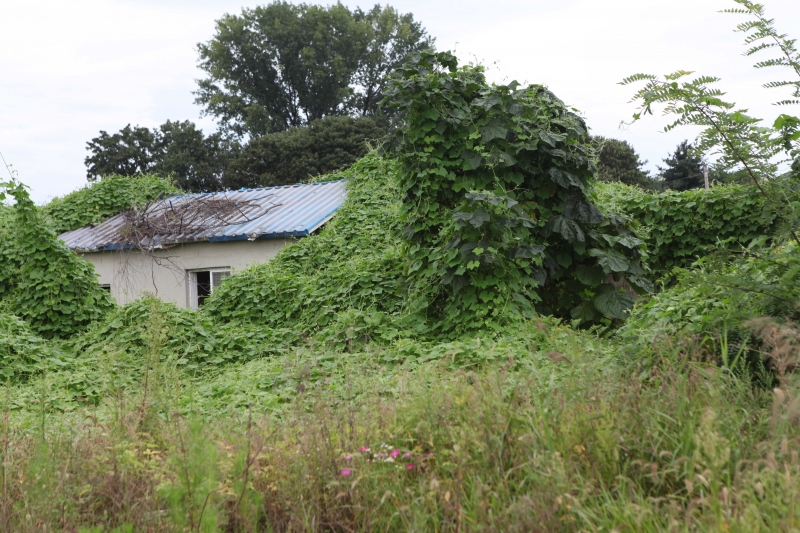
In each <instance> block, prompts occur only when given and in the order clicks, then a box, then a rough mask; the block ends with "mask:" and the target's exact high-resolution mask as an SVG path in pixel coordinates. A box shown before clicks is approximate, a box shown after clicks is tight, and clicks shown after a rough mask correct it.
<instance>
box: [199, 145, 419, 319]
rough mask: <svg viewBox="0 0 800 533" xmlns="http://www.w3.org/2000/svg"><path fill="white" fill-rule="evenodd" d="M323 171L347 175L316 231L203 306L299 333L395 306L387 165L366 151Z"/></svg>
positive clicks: (398, 248) (397, 280) (397, 249)
mask: <svg viewBox="0 0 800 533" xmlns="http://www.w3.org/2000/svg"><path fill="white" fill-rule="evenodd" d="M331 177H332V178H333V177H335V178H337V179H342V178H343V179H347V180H348V197H347V200H346V202H345V203H344V204H343V205H342V207H341V208H340V209H339V211H338V212H337V213H336V216H335V217H334V218H333V219H332V220H331V221H330V222H328V223H327V224H326V225H325V227H324V229H323V230H322V231H321V233H320V234H318V235H315V236H311V237H307V238H304V239H301V240H300V241H298V242H297V243H294V244H293V245H291V246H288V247H286V248H284V249H283V250H282V251H281V252H280V253H279V254H278V255H277V256H276V257H275V258H273V259H272V260H270V261H269V262H268V263H262V264H258V265H255V266H253V267H251V268H249V269H247V270H245V271H242V272H240V273H238V274H236V275H234V276H231V277H230V278H228V279H227V280H226V281H225V283H224V284H223V285H222V286H221V287H220V288H219V289H218V290H216V291H214V294H213V296H212V297H211V298H209V299H208V300H207V301H206V304H205V306H204V309H203V312H205V313H208V314H210V315H211V316H213V317H214V318H215V319H217V320H220V319H221V320H223V321H239V322H242V321H243V322H254V323H257V324H265V325H268V326H272V327H287V328H294V329H295V330H296V331H298V332H303V333H305V334H309V333H311V332H314V331H316V330H318V328H321V327H325V326H329V325H333V324H334V323H336V322H337V321H338V320H344V321H346V322H353V321H356V322H359V321H360V322H362V323H363V322H364V321H371V322H374V323H377V322H384V321H385V320H386V319H387V316H389V315H394V316H396V315H397V314H398V313H399V312H400V310H401V308H402V307H403V291H402V283H401V278H402V270H401V269H402V263H403V261H404V254H403V250H402V248H403V242H402V239H401V238H400V231H399V224H398V209H399V203H400V202H399V199H400V193H399V190H398V188H397V171H396V166H395V164H394V163H393V162H392V161H389V160H386V159H384V158H381V157H379V156H377V155H376V154H370V155H368V156H366V157H365V158H364V159H362V160H361V161H359V162H357V163H356V164H355V165H353V167H352V168H350V169H349V170H347V171H345V172H343V173H341V174H337V175H334V176H331ZM356 315H357V316H356ZM343 327H344V326H343ZM348 327H349V326H348ZM334 329H335V328H334Z"/></svg>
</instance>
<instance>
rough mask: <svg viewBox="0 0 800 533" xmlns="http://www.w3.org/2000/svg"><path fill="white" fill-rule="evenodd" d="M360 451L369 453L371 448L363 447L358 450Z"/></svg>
mask: <svg viewBox="0 0 800 533" xmlns="http://www.w3.org/2000/svg"><path fill="white" fill-rule="evenodd" d="M358 451H360V452H368V451H369V446H362V447H361V448H359V449H358Z"/></svg>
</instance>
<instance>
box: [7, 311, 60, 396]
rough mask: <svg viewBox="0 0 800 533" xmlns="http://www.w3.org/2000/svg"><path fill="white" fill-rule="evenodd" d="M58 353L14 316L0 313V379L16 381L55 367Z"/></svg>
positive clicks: (58, 361) (58, 357) (57, 361)
mask: <svg viewBox="0 0 800 533" xmlns="http://www.w3.org/2000/svg"><path fill="white" fill-rule="evenodd" d="M62 362H63V361H62V359H61V354H60V353H59V352H58V350H56V349H55V348H53V346H52V345H51V344H49V343H48V342H47V341H45V340H44V339H43V338H41V337H40V336H38V335H36V334H35V333H34V332H33V331H32V330H31V328H30V326H29V325H28V324H27V323H26V322H25V321H24V320H20V319H19V318H18V317H16V316H14V315H10V314H8V313H3V312H0V379H2V380H3V381H6V380H10V381H19V380H24V379H27V378H28V377H30V376H31V375H33V374H36V373H38V372H39V371H41V370H43V369H44V368H47V367H50V366H53V365H54V364H55V365H59V364H61V363H62Z"/></svg>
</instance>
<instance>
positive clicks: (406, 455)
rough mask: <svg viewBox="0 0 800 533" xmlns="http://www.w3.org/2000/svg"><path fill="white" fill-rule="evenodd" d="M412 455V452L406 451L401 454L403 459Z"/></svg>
mask: <svg viewBox="0 0 800 533" xmlns="http://www.w3.org/2000/svg"><path fill="white" fill-rule="evenodd" d="M413 455H414V454H413V453H411V452H406V453H404V454H403V459H408V458H409V457H412V456H413Z"/></svg>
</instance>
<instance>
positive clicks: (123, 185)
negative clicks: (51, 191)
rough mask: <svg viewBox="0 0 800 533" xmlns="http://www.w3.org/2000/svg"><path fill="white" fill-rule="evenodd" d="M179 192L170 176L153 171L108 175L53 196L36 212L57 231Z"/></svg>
mask: <svg viewBox="0 0 800 533" xmlns="http://www.w3.org/2000/svg"><path fill="white" fill-rule="evenodd" d="M180 192H181V191H180V189H178V188H176V187H175V185H173V183H172V182H171V181H170V180H168V179H164V178H161V177H159V176H155V175H140V176H136V177H134V178H130V177H126V176H119V175H110V176H106V177H104V178H103V179H102V180H100V181H96V182H94V183H91V184H89V185H87V186H86V187H84V188H82V189H79V190H77V191H74V192H71V193H69V194H67V195H65V196H62V197H60V198H54V199H53V200H51V201H50V202H49V203H47V204H46V205H44V206H42V208H41V209H40V214H41V216H42V219H43V220H44V222H45V223H46V224H47V226H48V227H50V229H52V230H53V231H55V232H56V233H57V234H60V233H63V232H65V231H70V230H73V229H77V228H80V227H82V226H86V225H87V224H94V223H97V222H100V221H102V220H104V219H106V218H108V217H110V216H112V215H115V214H117V213H120V212H122V211H124V210H126V209H130V208H131V207H134V206H138V207H141V206H144V205H147V204H148V203H149V202H152V201H153V200H157V199H159V198H164V197H166V196H170V195H174V194H180Z"/></svg>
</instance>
